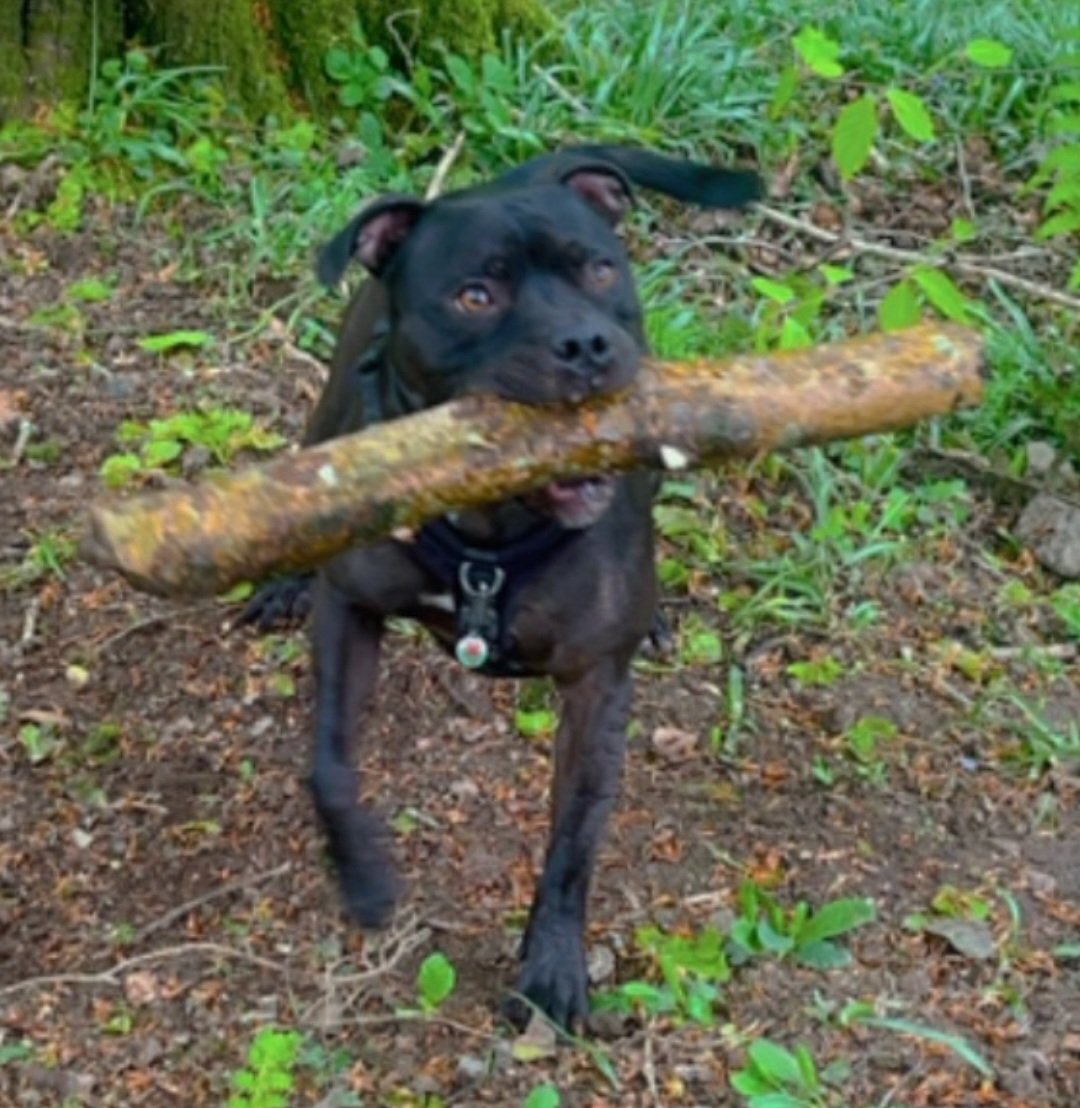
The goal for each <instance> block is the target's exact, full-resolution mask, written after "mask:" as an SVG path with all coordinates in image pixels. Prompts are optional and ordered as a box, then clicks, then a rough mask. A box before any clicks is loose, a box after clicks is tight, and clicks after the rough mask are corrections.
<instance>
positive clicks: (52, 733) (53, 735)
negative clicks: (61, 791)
mask: <svg viewBox="0 0 1080 1108" xmlns="http://www.w3.org/2000/svg"><path fill="white" fill-rule="evenodd" d="M19 745H20V746H21V747H22V748H23V753H24V754H25V755H26V758H27V760H28V761H29V762H30V764H31V765H32V766H37V765H40V764H41V763H42V762H47V761H48V760H49V759H50V758H51V757H52V756H53V755H54V754H56V753H57V751H59V750H61V749H62V748H63V745H64V740H63V739H62V738H61V737H60V735H59V733H58V732H57V730H56V728H55V727H53V726H52V725H50V724H47V723H24V724H23V725H22V727H20V728H19Z"/></svg>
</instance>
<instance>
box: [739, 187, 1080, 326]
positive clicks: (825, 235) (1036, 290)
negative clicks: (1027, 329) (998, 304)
mask: <svg viewBox="0 0 1080 1108" xmlns="http://www.w3.org/2000/svg"><path fill="white" fill-rule="evenodd" d="M754 210H755V211H757V212H760V213H761V214H762V215H763V216H764V217H765V218H766V219H768V220H770V221H771V222H773V223H778V224H779V225H780V226H781V227H787V228H788V230H790V231H798V232H800V233H801V234H804V235H806V236H808V237H809V238H812V239H817V241H818V242H824V243H827V244H829V245H830V246H848V247H850V248H851V249H852V250H855V251H857V252H858V253H859V254H872V255H873V256H874V257H877V258H885V259H886V260H887V261H892V262H900V263H901V264H902V265H929V266H938V265H941V259H940V258H936V257H933V256H932V255H930V254H920V253H919V252H918V251H917V250H903V249H901V248H900V247H899V246H886V245H885V244H884V243H880V242H871V241H870V240H869V239H864V238H859V236H858V235H850V234H845V233H843V232H836V231H827V230H826V229H825V228H824V227H819V226H818V225H817V224H816V223H811V222H810V221H809V220H806V219H799V218H798V217H797V216H793V215H788V214H787V212H781V211H777V210H776V208H770V207H768V206H767V205H765V204H757V205H755V207H754ZM946 264H947V265H948V268H949V269H954V270H956V272H957V273H966V274H967V275H968V276H969V277H981V278H983V279H984V280H987V281H997V283H998V284H999V285H1006V286H1008V287H1010V288H1014V289H1019V290H1020V291H1021V292H1026V293H1028V294H1029V295H1030V296H1036V297H1038V298H1039V299H1040V300H1051V301H1053V302H1054V303H1055V304H1062V305H1064V306H1065V307H1066V308H1072V310H1073V311H1080V299H1078V298H1077V297H1075V296H1070V295H1069V294H1068V293H1067V292H1061V291H1060V290H1059V289H1055V288H1054V287H1053V286H1051V285H1044V284H1042V283H1041V282H1039V281H1029V280H1028V279H1027V278H1026V277H1018V276H1017V275H1016V274H1015V273H1010V272H1009V271H1008V270H1007V269H998V268H997V267H996V266H990V265H981V264H979V263H978V262H973V261H970V260H968V259H966V258H964V257H958V256H955V255H953V256H950V257H949V258H947V259H946Z"/></svg>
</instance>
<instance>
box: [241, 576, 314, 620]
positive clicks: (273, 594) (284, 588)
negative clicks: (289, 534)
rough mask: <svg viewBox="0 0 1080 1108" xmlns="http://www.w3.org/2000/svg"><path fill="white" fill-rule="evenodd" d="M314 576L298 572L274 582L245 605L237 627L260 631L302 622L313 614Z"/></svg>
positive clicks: (259, 591)
mask: <svg viewBox="0 0 1080 1108" xmlns="http://www.w3.org/2000/svg"><path fill="white" fill-rule="evenodd" d="M311 581H312V576H311V574H310V573H295V574H291V575H290V576H288V577H279V578H278V579H277V580H276V581H270V582H268V583H267V584H265V585H263V586H262V587H261V588H259V589H256V591H255V593H254V594H253V595H252V597H251V598H250V599H249V600H248V602H247V603H246V604H245V605H244V607H243V610H242V611H241V612H240V615H239V616H238V617H237V619H236V626H238V627H242V626H244V625H245V624H252V625H253V626H254V627H255V628H256V629H257V630H259V631H272V630H274V628H276V627H284V626H288V625H290V624H296V623H302V622H303V621H304V620H305V619H307V617H308V613H309V612H310V611H311Z"/></svg>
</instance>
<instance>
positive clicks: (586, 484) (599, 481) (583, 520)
mask: <svg viewBox="0 0 1080 1108" xmlns="http://www.w3.org/2000/svg"><path fill="white" fill-rule="evenodd" d="M614 495H615V482H614V480H613V479H612V478H611V477H579V478H577V479H574V480H568V481H552V482H551V483H550V484H547V485H545V486H544V487H543V488H542V489H540V490H539V491H538V493H537V496H538V497H539V498H540V499H541V501H542V507H543V508H544V509H546V510H547V511H548V512H550V513H551V514H552V515H553V516H555V518H556V519H557V520H558V521H559V522H560V523H561V524H562V525H563V526H564V527H575V528H577V527H589V526H591V525H592V524H593V523H595V522H596V521H597V520H598V519H599V518H600V517H601V516H602V515H603V514H604V512H606V511H607V509H608V507H609V506H610V505H611V500H612V497H613V496H614Z"/></svg>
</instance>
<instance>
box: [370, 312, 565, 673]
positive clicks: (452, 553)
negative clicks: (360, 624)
mask: <svg viewBox="0 0 1080 1108" xmlns="http://www.w3.org/2000/svg"><path fill="white" fill-rule="evenodd" d="M388 332H389V327H388V326H387V325H385V324H383V325H381V326H377V327H376V330H375V333H374V335H373V341H372V343H371V344H370V345H369V346H368V348H367V350H366V351H365V352H364V354H363V355H362V356H361V358H360V360H359V361H358V363H357V366H356V374H357V376H358V378H359V382H360V396H361V400H362V403H363V407H364V421H363V422H364V425H365V426H369V425H371V424H373V423H383V422H385V421H386V418H387V415H386V404H385V403H384V394H383V388H384V387H386V388H390V389H392V390H393V396H394V398H395V399H396V400H397V401H398V404H399V406H400V407H401V408H402V410H403V411H406V412H408V411H418V410H420V409H421V408H422V407H423V404H422V403H421V402H420V400H419V398H418V397H414V396H413V395H412V394H411V393H410V392H409V390H408V389H406V388H405V386H404V384H403V383H402V382H401V380H400V379H399V378H398V375H397V374H395V373H393V372H392V371H391V370H390V369H389V367H388V366H387V363H386V339H387V336H388ZM582 534H584V531H583V530H580V529H570V528H568V527H563V526H562V525H561V524H559V523H557V522H556V521H555V520H553V519H544V518H542V517H537V522H536V524H535V525H534V526H532V527H530V528H529V529H528V530H526V531H525V532H524V533H522V534H521V535H519V536H517V537H516V538H513V539H511V540H509V541H507V542H503V543H500V544H498V545H490V546H488V545H474V543H473V542H471V541H470V540H469V539H468V538H466V536H465V535H463V534H462V533H461V531H459V530H458V528H457V527H455V526H454V524H453V522H451V520H450V519H448V518H446V517H445V516H443V517H441V518H439V519H435V520H432V521H431V522H429V523H425V524H424V526H423V527H421V528H420V530H419V531H418V532H417V534H416V538H415V540H414V542H413V545H412V547H411V552H412V554H413V556H414V557H415V558H416V560H417V561H418V562H419V563H420V565H421V566H422V567H423V568H424V569H425V570H426V571H427V572H428V573H430V574H431V576H432V577H434V578H435V580H436V581H438V582H439V584H440V585H441V586H442V587H443V588H445V589H446V590H447V591H448V592H449V593H450V595H451V596H452V597H453V603H454V620H455V635H456V638H455V642H454V651H453V652H454V657H455V658H457V660H458V661H459V662H460V663H461V664H462V665H463V666H466V667H467V668H469V669H475V670H476V671H478V672H479V673H484V674H487V675H488V676H491V677H514V676H518V675H521V674H523V673H524V672H525V671H526V667H525V666H524V665H523V664H522V663H521V661H520V660H519V659H518V658H516V657H515V656H514V653H515V652H514V644H513V643H512V642H511V641H510V635H509V633H508V631H507V628H508V627H509V626H510V622H511V619H512V618H513V612H514V608H515V605H516V602H517V598H518V596H519V594H520V592H521V590H522V589H523V588H524V587H525V585H527V584H528V583H529V582H530V581H531V580H532V579H533V578H535V577H536V576H537V575H538V574H539V573H540V572H541V571H542V570H543V569H544V567H545V566H546V565H547V564H548V562H549V561H550V560H551V559H552V558H553V557H555V555H556V554H558V553H560V552H561V551H562V550H564V549H565V548H566V547H567V546H569V545H570V544H571V543H572V542H573V541H574V540H575V539H577V538H578V537H580V536H581V535H582Z"/></svg>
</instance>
